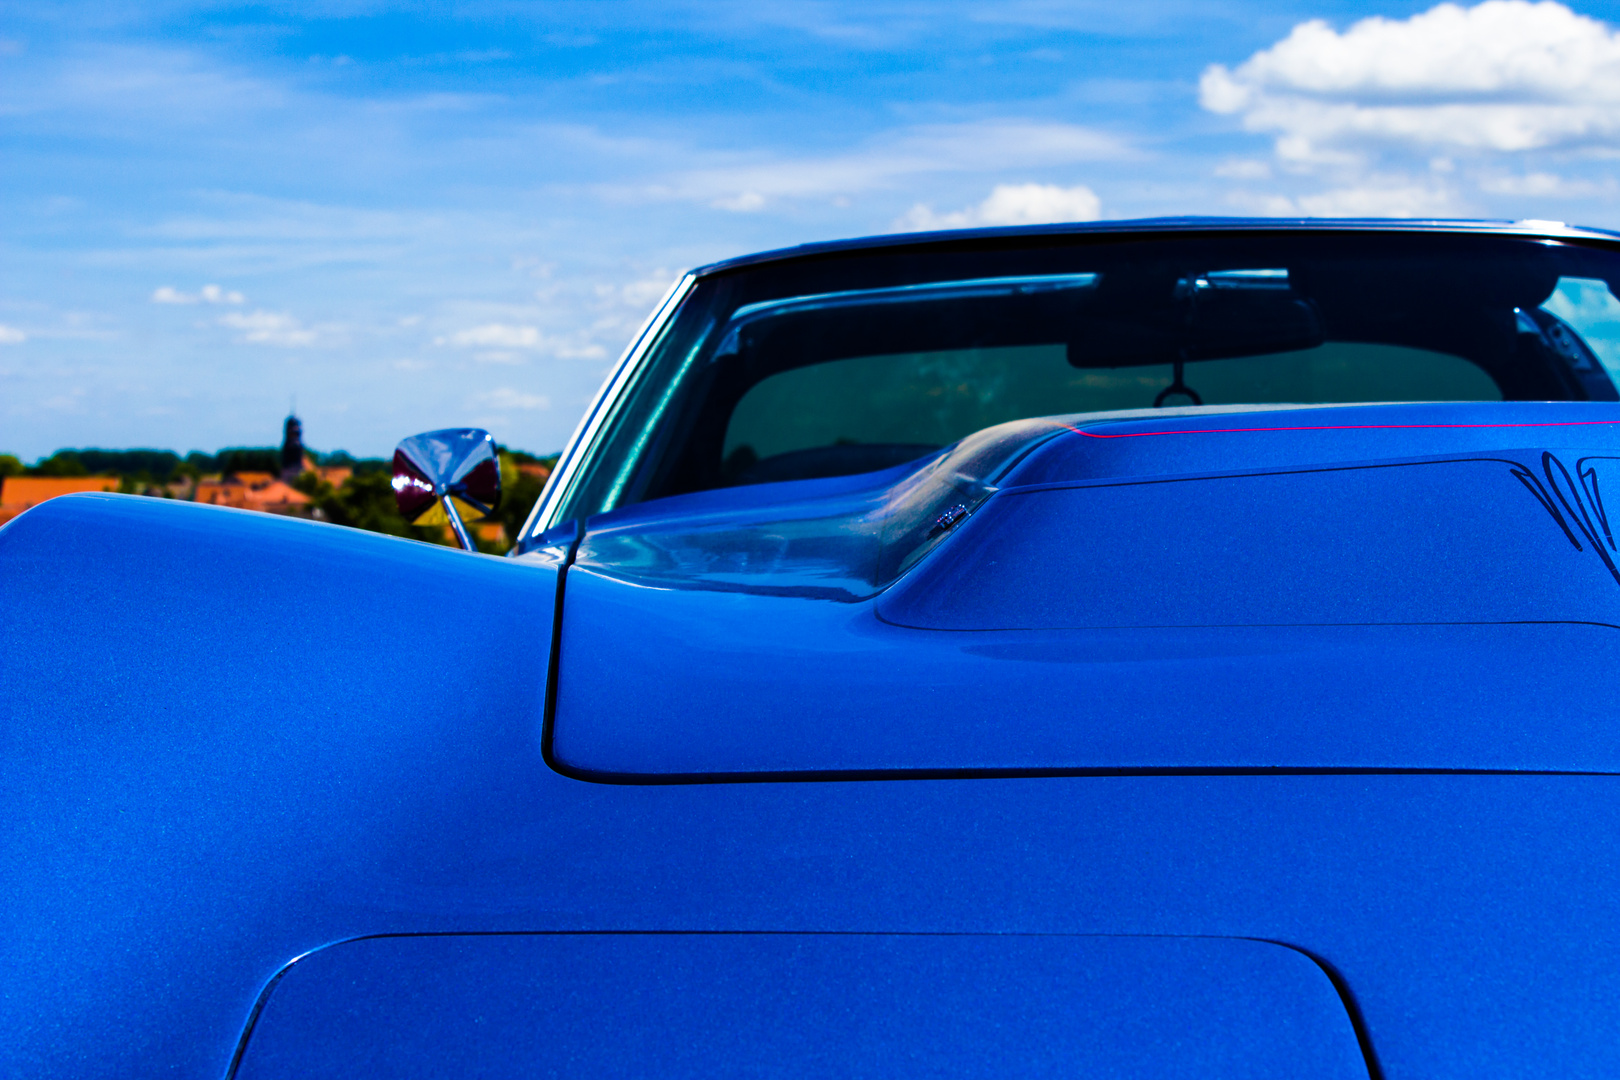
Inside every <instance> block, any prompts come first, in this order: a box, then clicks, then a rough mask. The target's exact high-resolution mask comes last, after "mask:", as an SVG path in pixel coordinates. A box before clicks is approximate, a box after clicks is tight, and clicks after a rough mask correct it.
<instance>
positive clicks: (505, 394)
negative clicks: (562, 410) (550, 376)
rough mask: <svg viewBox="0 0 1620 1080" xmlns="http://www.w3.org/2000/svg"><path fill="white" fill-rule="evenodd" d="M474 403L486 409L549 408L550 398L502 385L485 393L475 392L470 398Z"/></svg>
mask: <svg viewBox="0 0 1620 1080" xmlns="http://www.w3.org/2000/svg"><path fill="white" fill-rule="evenodd" d="M472 401H473V404H474V405H480V406H483V407H484V408H486V409H498V410H501V411H505V410H509V409H549V408H551V399H550V398H549V397H547V396H546V395H544V394H529V393H524V392H523V391H521V390H513V389H512V388H511V387H509V386H503V387H501V388H500V389H499V390H491V391H490V392H489V393H487V394H477V395H475V396H474V397H473V399H472Z"/></svg>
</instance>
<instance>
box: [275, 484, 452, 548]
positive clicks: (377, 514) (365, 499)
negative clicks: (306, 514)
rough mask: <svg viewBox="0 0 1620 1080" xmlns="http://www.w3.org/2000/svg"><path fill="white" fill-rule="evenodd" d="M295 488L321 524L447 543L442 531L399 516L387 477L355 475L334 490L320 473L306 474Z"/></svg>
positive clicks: (294, 485) (391, 485)
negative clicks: (322, 522)
mask: <svg viewBox="0 0 1620 1080" xmlns="http://www.w3.org/2000/svg"><path fill="white" fill-rule="evenodd" d="M293 487H295V488H297V489H298V490H299V491H302V492H303V493H304V494H305V495H308V496H309V497H310V501H311V504H312V506H313V508H314V509H315V511H317V513H318V515H319V517H320V518H321V519H322V520H324V521H330V522H332V523H333V524H334V525H347V526H348V527H349V528H351V529H365V530H367V531H368V532H377V533H386V534H388V535H389V536H403V537H407V538H409V539H411V540H426V541H427V542H429V543H433V544H442V543H444V542H445V540H444V531H443V530H442V529H440V528H438V527H437V526H420V525H412V524H410V523H409V522H407V521H406V520H405V519H404V517H402V516H401V515H400V512H399V507H398V506H396V505H395V504H394V485H393V480H392V477H390V476H389V475H388V474H386V473H380V472H366V473H361V472H356V473H355V474H354V475H352V476H350V477H349V478H348V479H347V480H345V481H343V486H342V487H340V488H336V489H334V488H333V487H332V485H331V484H328V483H327V482H326V481H325V480H322V479H321V478H320V475H319V474H318V473H313V472H307V473H305V474H303V475H302V476H300V477H299V478H298V479H297V480H295V481H294V482H293Z"/></svg>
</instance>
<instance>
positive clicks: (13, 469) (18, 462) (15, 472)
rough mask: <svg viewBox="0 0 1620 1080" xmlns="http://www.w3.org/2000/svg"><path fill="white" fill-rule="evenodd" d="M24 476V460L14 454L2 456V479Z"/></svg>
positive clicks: (0, 463)
mask: <svg viewBox="0 0 1620 1080" xmlns="http://www.w3.org/2000/svg"><path fill="white" fill-rule="evenodd" d="M22 474H23V463H22V459H21V458H18V457H17V456H16V455H14V454H0V477H4V476H21V475H22Z"/></svg>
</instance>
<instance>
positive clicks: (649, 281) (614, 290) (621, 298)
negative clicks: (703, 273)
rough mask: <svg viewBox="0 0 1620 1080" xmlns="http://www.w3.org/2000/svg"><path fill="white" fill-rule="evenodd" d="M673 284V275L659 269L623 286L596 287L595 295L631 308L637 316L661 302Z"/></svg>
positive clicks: (606, 285) (604, 285) (605, 285)
mask: <svg viewBox="0 0 1620 1080" xmlns="http://www.w3.org/2000/svg"><path fill="white" fill-rule="evenodd" d="M674 283H675V275H674V274H673V273H671V272H670V271H668V270H662V269H660V270H654V271H653V272H652V273H650V274H647V275H645V276H643V277H639V278H637V279H636V280H635V281H631V282H627V283H625V284H623V285H608V284H602V285H598V286H596V295H597V297H598V298H600V299H602V300H606V301H608V302H609V303H613V304H622V305H624V306H625V307H628V308H633V309H634V310H635V311H636V313H637V314H641V313H644V312H645V311H646V310H647V309H648V308H651V307H652V306H653V305H654V304H656V303H658V301H660V300H662V299H663V298H664V294H665V293H666V292H668V291H669V288H670V286H671V285H673V284H674Z"/></svg>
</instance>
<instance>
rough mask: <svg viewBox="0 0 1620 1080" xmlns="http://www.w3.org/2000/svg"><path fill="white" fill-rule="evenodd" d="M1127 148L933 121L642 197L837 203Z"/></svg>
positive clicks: (1075, 130)
mask: <svg viewBox="0 0 1620 1080" xmlns="http://www.w3.org/2000/svg"><path fill="white" fill-rule="evenodd" d="M1133 153H1134V151H1133V150H1132V149H1131V148H1130V146H1129V145H1127V144H1126V143H1125V142H1124V141H1123V140H1122V139H1120V138H1118V137H1117V136H1114V135H1110V134H1107V133H1106V132H1101V131H1095V130H1092V129H1090V128H1084V127H1079V126H1078V125H1075V124H1055V123H1047V122H1040V121H1031V120H987V121H980V122H975V123H969V124H934V125H923V126H918V127H912V128H906V129H904V130H901V131H897V132H888V133H885V134H884V135H881V136H879V137H877V138H875V139H873V140H871V141H870V142H868V143H867V145H865V146H863V147H861V148H859V149H857V150H853V151H849V152H845V153H840V154H831V155H827V156H825V157H814V158H792V159H776V160H770V161H756V162H748V163H738V164H735V165H728V166H724V167H716V168H708V169H701V170H694V171H691V172H687V173H684V174H681V175H679V176H676V177H674V178H673V179H672V180H670V181H669V182H668V183H666V184H662V185H658V186H656V187H654V188H653V189H651V190H650V191H648V192H645V193H650V194H653V195H661V196H665V197H675V198H690V199H698V200H701V201H703V202H706V203H708V204H709V205H711V206H715V207H719V208H720V209H724V210H732V211H737V212H752V211H756V210H761V209H764V208H765V207H766V206H768V205H769V204H770V203H772V202H774V201H777V200H781V199H837V198H840V197H847V196H850V195H858V194H861V193H863V192H868V191H874V190H880V189H892V188H895V187H898V186H901V185H903V184H908V183H912V182H914V179H915V178H916V177H919V176H925V175H928V174H930V173H953V172H954V173H986V172H1005V171H1007V170H1009V169H1036V168H1050V167H1053V166H1059V165H1072V164H1075V163H1078V162H1086V161H1101V160H1118V159H1122V158H1128V157H1131V156H1133Z"/></svg>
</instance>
